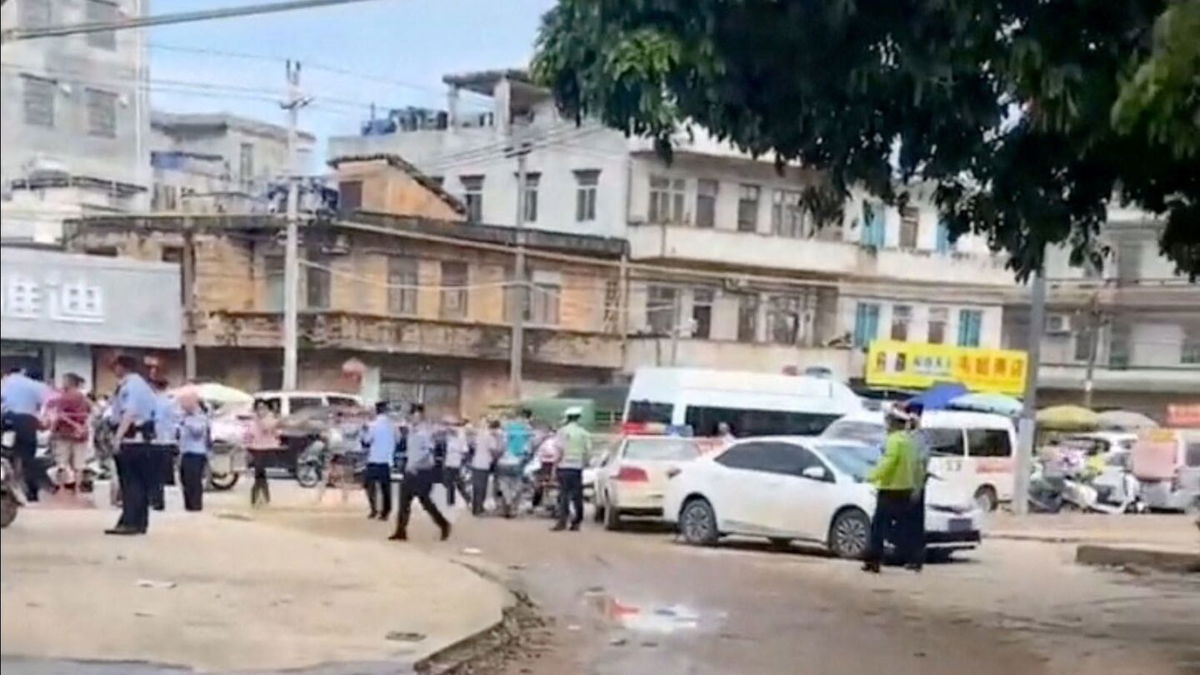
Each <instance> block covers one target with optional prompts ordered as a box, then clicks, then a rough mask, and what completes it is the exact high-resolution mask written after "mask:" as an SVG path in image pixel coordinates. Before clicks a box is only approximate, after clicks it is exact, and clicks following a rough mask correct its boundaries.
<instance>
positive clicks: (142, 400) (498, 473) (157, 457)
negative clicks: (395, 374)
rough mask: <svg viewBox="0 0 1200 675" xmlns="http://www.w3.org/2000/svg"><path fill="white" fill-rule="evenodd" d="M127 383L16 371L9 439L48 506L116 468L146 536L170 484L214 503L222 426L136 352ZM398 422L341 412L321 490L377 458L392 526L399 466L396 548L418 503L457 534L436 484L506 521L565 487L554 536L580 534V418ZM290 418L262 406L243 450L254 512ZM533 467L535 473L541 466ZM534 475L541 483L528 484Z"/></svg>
mask: <svg viewBox="0 0 1200 675" xmlns="http://www.w3.org/2000/svg"><path fill="white" fill-rule="evenodd" d="M111 368H112V371H113V374H114V375H115V376H116V378H117V380H118V384H117V387H116V390H115V392H114V394H113V396H112V397H111V398H103V397H97V395H96V393H95V392H94V391H92V392H88V393H85V389H86V386H85V385H86V382H85V381H84V379H83V378H82V377H80V376H79V375H77V374H74V373H67V374H65V375H63V376H62V378H61V383H60V386H59V387H57V388H55V387H52V386H50V385H48V384H46V383H44V382H42V381H41V377H40V376H39V373H37V372H32V371H26V370H22V369H14V370H13V371H11V372H9V373H8V374H7V375H6V376H5V377H4V381H3V417H4V428H5V430H11V431H12V432H13V437H14V440H13V454H14V459H15V466H16V468H17V471H18V473H19V475H20V476H21V477H22V480H23V482H24V488H25V492H26V496H27V499H28V500H29V501H33V502H36V501H37V500H38V496H39V493H41V492H42V491H43V490H42V488H43V487H48V488H49V489H51V490H55V491H59V490H62V491H66V492H67V493H70V494H77V493H78V492H79V491H80V490H85V489H88V488H89V483H90V478H91V476H90V473H99V472H98V471H95V470H92V469H89V468H88V467H89V466H90V465H91V464H92V463H93V459H99V460H101V461H102V462H108V463H110V464H111V466H112V467H113V469H114V470H115V473H116V481H115V486H116V488H115V489H114V490H113V502H114V503H119V504H120V506H121V516H120V518H119V520H118V522H117V524H116V525H115V526H114V527H113V528H110V529H109V530H107V532H108V533H110V534H114V535H135V534H144V533H145V532H146V531H147V529H148V527H149V512H150V510H152V509H153V510H162V509H163V508H165V506H166V504H165V500H164V494H165V486H166V485H172V484H174V483H175V482H176V477H178V483H179V485H180V487H181V493H182V496H183V503H184V508H185V509H186V510H188V511H200V510H202V508H203V499H204V484H205V480H206V473H207V467H208V457H209V453H210V452H211V450H212V433H211V420H210V415H209V411H208V409H207V408H206V406H205V404H204V403H203V402H202V401H201V400H200V398H199V397H198V396H197V394H196V392H195V390H194V388H192V387H188V386H182V387H179V388H177V389H175V390H171V388H170V383H169V382H167V381H166V380H164V379H159V378H153V379H147V378H146V377H144V376H143V375H142V374H141V373H140V372H139V369H138V364H137V361H136V360H135V359H134V358H132V357H130V356H119V357H117V358H116V359H114V360H113V362H112V363H111ZM407 413H408V414H407V416H405V417H403V419H397V417H396V416H395V415H394V414H393V410H392V409H391V407H390V406H389V404H387V403H383V402H381V403H379V404H377V405H376V406H375V416H374V418H373V419H371V418H370V417H369V415H363V414H362V411H350V410H346V411H342V410H338V411H336V412H335V414H334V416H333V425H334V426H336V427H338V429H339V433H338V434H337V435H336V438H337V439H338V440H337V441H336V442H333V441H330V440H328V439H330V438H333V437H334V436H328V435H327V436H326V437H325V438H326V439H327V440H326V446H327V447H325V448H324V450H325V451H326V452H325V453H324V455H325V460H324V463H323V471H322V472H321V473H322V475H321V481H320V484H319V486H320V487H319V491H320V492H321V493H323V492H324V489H325V487H326V486H327V485H336V486H338V487H340V488H341V489H342V490H343V498H345V490H346V488H347V486H348V484H349V483H350V482H351V481H352V480H353V479H354V476H355V475H356V470H355V469H356V466H355V459H354V456H355V454H356V453H361V454H364V455H365V466H364V467H363V469H362V486H363V489H364V490H365V492H366V495H367V502H368V505H369V516H370V517H371V518H373V519H379V520H388V519H389V517H390V515H391V513H392V511H393V488H392V475H393V471H398V472H400V473H401V474H402V476H403V477H402V480H401V481H400V486H399V489H398V491H397V495H396V496H397V500H396V504H395V512H396V525H395V530H394V531H393V533H392V535H391V539H393V540H404V539H406V538H407V536H408V523H409V520H410V518H411V513H412V502H413V501H414V500H415V501H417V502H418V503H419V504H420V505H421V507H422V508H423V509H424V510H425V512H426V513H427V514H428V515H429V517H430V518H431V519H432V520H433V521H434V523H435V524H436V525H437V526H438V528H439V529H440V531H441V537H442V538H443V539H445V538H447V537H449V535H450V530H451V525H450V522H449V520H447V518H446V517H445V516H444V515H443V514H442V512H441V510H440V509H439V507H438V505H437V503H436V502H435V501H434V500H433V499H432V498H431V494H432V492H433V490H434V488H435V487H436V486H441V487H442V489H444V490H445V503H446V504H447V505H448V506H449V507H451V508H454V507H455V505H456V504H457V501H458V498H459V497H462V498H463V500H465V502H466V504H467V505H468V506H469V509H470V512H471V513H472V514H473V515H475V516H482V515H484V514H485V510H486V506H487V504H488V502H489V500H490V501H493V502H494V504H495V509H496V512H497V513H499V514H500V515H503V516H505V517H513V516H515V515H517V513H518V512H519V509H520V507H521V505H522V504H523V503H524V499H525V498H526V497H530V498H531V501H532V506H533V507H534V508H535V509H536V508H538V507H540V506H542V505H543V504H544V502H545V498H546V493H547V492H549V491H550V490H552V489H557V508H556V515H557V519H556V522H555V525H554V528H553V529H555V530H565V529H571V530H577V529H578V528H579V526H580V524H581V522H582V520H583V469H584V468H585V467H587V466H588V464H589V461H590V457H591V453H592V446H591V436H590V434H589V433H588V431H587V430H585V429H584V428H583V426H582V425H581V424H580V417H581V414H582V412H581V411H580V410H579V409H577V408H573V409H569V410H567V411H566V414H565V415H564V418H563V419H562V420H561V421H560V424H559V425H558V426H557V428H554V427H553V426H551V425H547V424H541V423H535V421H534V419H533V415H532V414H531V413H530V412H529V411H528V410H522V411H519V412H518V413H517V414H515V415H512V416H509V417H506V418H505V419H491V418H489V419H484V420H483V421H482V422H481V423H480V424H478V425H473V424H471V423H470V422H469V421H468V420H466V419H454V418H445V419H442V420H441V421H438V422H434V421H430V420H428V419H427V418H426V415H425V409H424V406H423V405H422V404H420V403H414V404H411V405H410V406H409V408H408V410H407ZM43 430H48V431H49V444H50V450H51V455H52V457H53V460H54V463H53V467H52V468H50V470H49V471H46V470H44V469H45V467H42V466H41V465H40V464H39V461H38V459H37V449H38V434H39V431H43ZM280 432H281V428H280V420H279V419H278V417H277V415H276V411H274V410H273V409H271V407H270V406H269V405H267V404H266V403H265V402H263V401H258V402H256V404H255V414H254V417H253V419H252V421H251V423H250V424H249V425H248V428H247V431H246V436H245V438H244V448H245V449H246V450H247V452H248V456H249V458H250V461H249V467H250V470H251V471H252V472H253V476H254V482H253V485H252V487H251V503H252V504H253V505H265V504H267V503H269V501H270V484H269V481H268V480H267V468H268V466H269V465H270V462H269V461H268V460H269V457H270V453H272V452H276V451H278V450H279V449H280V447H281V445H282V441H281V436H280ZM531 464H532V465H533V467H534V470H533V471H532V472H530V471H528V469H529V467H530V465H531ZM529 473H532V475H533V479H532V481H530V480H529V479H527V475H528V474H529Z"/></svg>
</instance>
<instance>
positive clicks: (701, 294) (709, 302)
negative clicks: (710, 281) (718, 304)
mask: <svg viewBox="0 0 1200 675" xmlns="http://www.w3.org/2000/svg"><path fill="white" fill-rule="evenodd" d="M715 297H716V293H715V292H714V291H713V289H711V288H697V289H695V290H693V291H692V337H694V338H696V339H697V340H707V339H709V338H710V337H711V336H712V312H713V300H714V299H715Z"/></svg>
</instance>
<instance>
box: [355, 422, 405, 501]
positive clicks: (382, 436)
mask: <svg viewBox="0 0 1200 675" xmlns="http://www.w3.org/2000/svg"><path fill="white" fill-rule="evenodd" d="M387 413H388V404H387V402H385V401H380V402H379V403H376V404H375V419H374V420H372V421H371V424H370V425H368V426H367V431H366V433H364V434H363V436H362V444H363V447H365V448H366V449H367V467H366V470H364V471H363V488H365V489H366V491H367V503H368V504H370V505H371V514H370V515H369V516H367V517H368V518H378V519H380V520H387V519H388V516H390V515H392V460H393V459H394V458H395V456H396V444H397V443H398V442H399V432H398V430H397V429H396V423H395V422H393V421H392V418H390V417H388V414H387Z"/></svg>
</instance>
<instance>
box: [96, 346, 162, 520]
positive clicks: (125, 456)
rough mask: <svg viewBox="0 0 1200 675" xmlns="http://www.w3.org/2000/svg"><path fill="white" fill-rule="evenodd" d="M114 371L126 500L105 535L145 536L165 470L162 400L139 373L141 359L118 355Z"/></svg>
mask: <svg viewBox="0 0 1200 675" xmlns="http://www.w3.org/2000/svg"><path fill="white" fill-rule="evenodd" d="M112 371H113V374H114V375H116V376H117V379H119V380H120V384H119V385H117V393H116V395H115V396H113V402H112V414H113V419H115V420H116V424H117V431H116V434H115V436H114V442H115V444H116V454H115V458H116V462H117V476H118V479H119V480H120V482H121V495H122V498H121V518H120V520H118V521H117V526H116V527H113V528H111V529H108V530H105V534H117V535H131V534H145V533H146V529H147V528H148V527H149V525H150V490H151V489H153V487H154V484H155V481H156V479H157V478H158V476H157V473H156V472H158V471H159V470H160V468H161V464H158V463H157V462H156V461H155V459H156V457H157V455H155V454H154V453H155V448H154V411H155V407H156V406H157V404H158V401H157V399H156V397H155V396H154V391H153V390H152V389H151V388H150V385H149V384H147V383H146V380H145V378H143V377H142V376H141V375H139V374H138V373H137V360H135V359H134V358H133V357H132V356H129V355H128V354H122V355H121V356H118V357H117V358H116V359H115V360H114V361H113V364H112Z"/></svg>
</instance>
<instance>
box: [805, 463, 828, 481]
mask: <svg viewBox="0 0 1200 675" xmlns="http://www.w3.org/2000/svg"><path fill="white" fill-rule="evenodd" d="M800 475H801V476H804V477H805V478H811V479H813V480H827V479H828V478H829V472H828V471H826V470H825V467H823V466H806V467H804V470H803V471H801V472H800Z"/></svg>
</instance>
